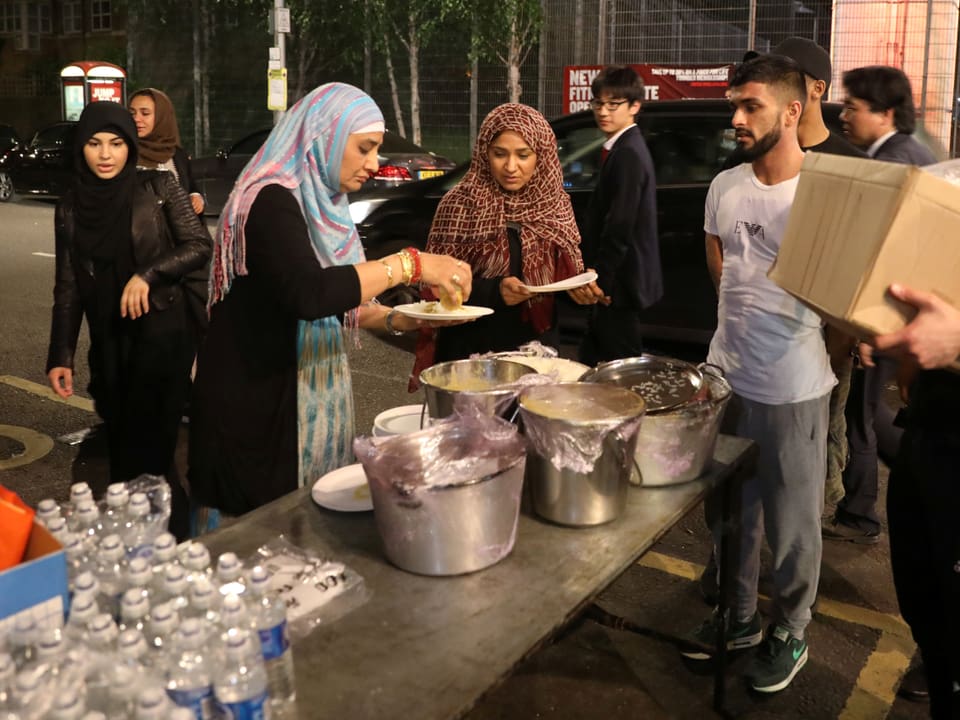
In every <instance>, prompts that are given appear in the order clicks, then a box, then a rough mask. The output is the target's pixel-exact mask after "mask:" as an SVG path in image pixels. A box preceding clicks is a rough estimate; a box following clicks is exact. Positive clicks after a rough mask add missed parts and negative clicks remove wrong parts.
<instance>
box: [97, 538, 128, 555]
mask: <svg viewBox="0 0 960 720" xmlns="http://www.w3.org/2000/svg"><path fill="white" fill-rule="evenodd" d="M126 553H127V551H126V549H125V548H124V547H123V540H121V539H120V536H119V535H107V536H106V537H105V538H104V539H103V540H101V541H100V554H101V555H103V556H104V557H105V558H106V559H107V560H119V559H120V558H122V557H123V556H124V555H126Z"/></svg>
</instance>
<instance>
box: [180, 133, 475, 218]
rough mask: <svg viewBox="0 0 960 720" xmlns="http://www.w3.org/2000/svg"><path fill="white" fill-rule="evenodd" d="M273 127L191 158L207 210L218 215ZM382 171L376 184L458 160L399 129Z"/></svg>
mask: <svg viewBox="0 0 960 720" xmlns="http://www.w3.org/2000/svg"><path fill="white" fill-rule="evenodd" d="M270 130H271V128H263V129H261V130H257V131H256V132H252V133H250V134H249V135H246V136H244V137H243V138H241V139H240V140H238V141H237V142H235V143H234V144H233V145H231V146H230V147H229V148H227V149H223V148H221V149H220V150H218V151H217V153H216V155H215V156H213V157H202V158H196V159H194V160H192V161H191V165H190V167H191V170H192V172H193V177H194V180H196V181H197V183H198V184H199V185H200V189H201V191H202V192H203V194H204V196H205V197H206V199H207V206H206V209H205V210H204V212H205V213H206V214H208V215H217V214H219V213H220V211H221V210H222V209H223V206H224V204H225V203H226V202H227V197H228V196H229V195H230V191H231V190H233V184H234V183H235V182H236V180H237V176H239V175H240V172H241V171H242V170H243V168H244V167H245V166H246V164H247V163H248V162H249V161H250V158H251V157H252V156H253V155H254V153H256V152H257V150H259V149H260V146H261V145H263V143H264V141H265V140H266V139H267V135H269V134H270ZM379 154H380V171H379V172H378V173H377V174H376V176H374V178H373V179H372V180H371V181H370V185H371V186H372V187H380V188H384V187H394V186H396V185H399V184H401V183H406V182H410V181H412V180H423V179H425V178H429V177H436V176H438V175H443V174H444V173H446V172H448V171H449V170H452V169H453V168H454V167H456V163H454V162H452V161H451V160H448V159H447V158H445V157H442V156H441V155H436V154H434V153H432V152H429V151H427V150H424V149H423V148H422V147H420V146H419V145H415V144H414V143H412V142H410V141H409V140H407V139H406V138H403V137H401V136H399V135H397V134H396V133H392V132H389V131H388V132H386V133H385V134H384V136H383V145H381V146H380V153H379Z"/></svg>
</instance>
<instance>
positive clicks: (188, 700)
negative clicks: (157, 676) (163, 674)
mask: <svg viewBox="0 0 960 720" xmlns="http://www.w3.org/2000/svg"><path fill="white" fill-rule="evenodd" d="M167 695H169V696H170V699H171V700H173V702H174V703H175V704H176V705H178V706H180V707H185V708H189V709H190V710H192V711H193V714H194V715H195V716H196V718H197V720H211V719H212V718H214V717H216V715H215V714H214V710H215V708H214V702H213V688H212V687H211V686H210V685H207V686H206V687H199V688H190V689H189V690H171V689H169V688H168V689H167Z"/></svg>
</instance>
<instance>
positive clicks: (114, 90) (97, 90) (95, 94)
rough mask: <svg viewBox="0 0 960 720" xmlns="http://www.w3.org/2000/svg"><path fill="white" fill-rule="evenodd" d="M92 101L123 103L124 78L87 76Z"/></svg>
mask: <svg viewBox="0 0 960 720" xmlns="http://www.w3.org/2000/svg"><path fill="white" fill-rule="evenodd" d="M87 87H88V88H89V90H90V102H115V103H120V104H121V105H122V104H123V80H114V79H113V78H87Z"/></svg>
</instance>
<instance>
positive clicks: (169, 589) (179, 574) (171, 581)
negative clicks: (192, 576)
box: [157, 562, 190, 613]
mask: <svg viewBox="0 0 960 720" xmlns="http://www.w3.org/2000/svg"><path fill="white" fill-rule="evenodd" d="M189 592H190V584H189V583H188V582H187V571H186V570H184V569H183V567H181V566H180V564H179V563H176V562H172V563H170V564H169V565H167V568H166V570H164V573H163V585H162V587H161V590H160V592H159V593H158V594H157V599H158V600H161V601H162V602H169V603H170V604H171V605H172V606H173V609H174V610H175V611H176V612H178V613H184V611H185V610H186V609H187V607H188V606H189V605H190V597H189V595H188V593H189Z"/></svg>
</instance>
